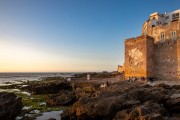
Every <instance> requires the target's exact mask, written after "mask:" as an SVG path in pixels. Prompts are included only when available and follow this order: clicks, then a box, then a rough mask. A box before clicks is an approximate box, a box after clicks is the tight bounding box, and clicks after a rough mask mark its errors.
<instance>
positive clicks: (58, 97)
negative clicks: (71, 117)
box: [46, 90, 76, 106]
mask: <svg viewBox="0 0 180 120" xmlns="http://www.w3.org/2000/svg"><path fill="white" fill-rule="evenodd" d="M75 100H76V96H75V94H74V92H72V91H67V90H62V91H60V92H59V93H58V94H52V95H47V96H46V104H47V105H49V106H67V105H71V104H73V103H74V102H75Z"/></svg>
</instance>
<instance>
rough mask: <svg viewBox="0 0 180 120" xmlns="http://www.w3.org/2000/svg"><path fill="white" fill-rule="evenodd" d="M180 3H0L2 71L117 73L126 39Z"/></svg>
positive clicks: (150, 0) (170, 0)
mask: <svg viewBox="0 0 180 120" xmlns="http://www.w3.org/2000/svg"><path fill="white" fill-rule="evenodd" d="M179 8H180V0H0V72H87V71H104V70H106V71H115V70H116V69H117V65H122V64H123V63H124V45H123V43H124V39H126V38H130V37H136V36H138V35H140V34H141V27H142V24H143V22H144V21H145V20H147V19H148V17H149V14H151V13H153V12H156V11H158V12H160V13H164V12H165V11H167V12H171V11H173V10H176V9H179Z"/></svg>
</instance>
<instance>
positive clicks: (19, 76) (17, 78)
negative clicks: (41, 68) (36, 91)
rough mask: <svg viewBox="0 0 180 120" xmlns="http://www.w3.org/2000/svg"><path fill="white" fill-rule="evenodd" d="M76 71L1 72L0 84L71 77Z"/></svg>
mask: <svg viewBox="0 0 180 120" xmlns="http://www.w3.org/2000/svg"><path fill="white" fill-rule="evenodd" d="M73 74H74V73H0V84H7V83H9V84H11V83H18V82H26V81H34V80H42V78H44V77H59V76H61V77H71V76H73Z"/></svg>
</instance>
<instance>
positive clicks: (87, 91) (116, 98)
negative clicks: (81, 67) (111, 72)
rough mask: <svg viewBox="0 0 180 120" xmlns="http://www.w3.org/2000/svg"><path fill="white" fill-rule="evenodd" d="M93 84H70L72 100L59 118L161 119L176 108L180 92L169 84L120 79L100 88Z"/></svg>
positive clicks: (82, 119) (74, 119) (78, 119)
mask: <svg viewBox="0 0 180 120" xmlns="http://www.w3.org/2000/svg"><path fill="white" fill-rule="evenodd" d="M93 84H94V83H93ZM93 84H92V83H87V84H86V83H80V84H77V86H75V87H74V91H75V95H76V102H75V103H74V104H73V105H72V106H71V107H69V108H68V109H66V110H65V111H63V113H62V115H61V118H62V120H84V119H86V120H113V119H114V120H162V119H163V117H166V116H168V117H169V116H170V115H171V113H173V112H176V111H177V110H179V96H180V95H177V94H178V91H177V90H174V89H173V88H172V87H170V86H169V85H165V84H160V85H156V86H150V85H144V84H142V83H139V82H133V83H130V82H127V81H122V82H118V83H111V85H110V86H109V87H106V88H103V89H101V88H100V85H99V87H95V86H96V85H93ZM97 86H98V85H97Z"/></svg>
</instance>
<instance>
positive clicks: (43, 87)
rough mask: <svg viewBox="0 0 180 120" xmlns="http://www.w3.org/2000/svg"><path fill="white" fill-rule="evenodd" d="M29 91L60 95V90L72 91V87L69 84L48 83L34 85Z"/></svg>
mask: <svg viewBox="0 0 180 120" xmlns="http://www.w3.org/2000/svg"><path fill="white" fill-rule="evenodd" d="M27 89H28V90H29V91H30V92H33V93H35V94H49V93H58V92H59V91H60V90H72V85H71V83H67V82H47V83H37V84H32V85H30V86H28V88H27Z"/></svg>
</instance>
